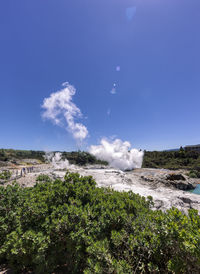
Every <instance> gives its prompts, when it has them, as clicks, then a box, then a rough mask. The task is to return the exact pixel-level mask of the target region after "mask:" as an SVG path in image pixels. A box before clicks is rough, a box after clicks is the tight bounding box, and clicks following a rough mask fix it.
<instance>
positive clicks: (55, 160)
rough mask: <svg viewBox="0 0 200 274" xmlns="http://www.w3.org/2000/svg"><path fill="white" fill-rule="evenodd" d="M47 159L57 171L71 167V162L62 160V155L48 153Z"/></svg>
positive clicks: (59, 153) (46, 154)
mask: <svg viewBox="0 0 200 274" xmlns="http://www.w3.org/2000/svg"><path fill="white" fill-rule="evenodd" d="M45 159H46V160H47V161H48V162H49V163H51V164H52V165H53V167H54V168H55V169H67V168H68V167H69V161H68V160H67V159H65V160H62V153H61V152H56V153H55V154H54V153H53V152H46V153H45Z"/></svg>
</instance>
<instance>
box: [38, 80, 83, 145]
mask: <svg viewBox="0 0 200 274" xmlns="http://www.w3.org/2000/svg"><path fill="white" fill-rule="evenodd" d="M62 86H63V89H61V90H59V91H57V92H55V93H52V94H51V95H50V97H48V98H45V99H44V101H43V105H42V108H43V109H45V111H44V113H43V114H42V117H43V118H44V119H49V120H51V121H52V122H53V123H54V124H56V125H58V126H64V127H65V126H66V125H67V127H66V129H67V130H68V131H69V132H70V133H72V135H73V137H74V138H75V139H76V140H78V141H82V140H84V139H85V138H86V137H87V136H88V130H87V128H86V126H84V125H83V124H81V123H77V122H75V119H76V118H81V117H82V113H81V111H80V109H79V108H78V107H77V106H76V105H75V104H74V103H73V102H72V97H73V95H74V94H75V93H76V89H75V88H74V87H73V86H72V85H69V84H68V83H67V82H66V83H63V84H62Z"/></svg>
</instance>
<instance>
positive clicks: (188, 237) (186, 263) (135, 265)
mask: <svg viewBox="0 0 200 274" xmlns="http://www.w3.org/2000/svg"><path fill="white" fill-rule="evenodd" d="M151 206H152V199H151V197H149V198H148V199H147V200H145V198H143V197H141V196H139V195H137V194H134V193H133V192H122V193H120V192H117V191H114V190H112V189H109V188H98V187H96V183H95V181H94V180H93V179H92V177H80V176H79V174H76V173H75V174H72V173H67V174H66V176H65V179H64V180H63V181H61V180H58V179H57V180H55V181H54V182H43V183H38V184H36V185H35V186H34V187H32V188H21V187H19V186H18V185H13V186H7V187H6V188H5V187H0V247H1V248H0V263H2V264H7V265H9V266H10V267H11V268H12V269H13V270H14V271H16V272H19V273H21V272H22V271H23V270H25V269H26V271H27V270H33V271H34V273H52V272H53V271H54V273H58V272H59V271H61V269H62V270H63V273H87V274H89V273H120V274H121V273H200V249H199V246H200V218H199V216H198V214H197V211H195V210H189V215H188V216H186V215H184V214H182V213H181V212H180V211H178V210H177V209H171V210H169V211H168V212H167V213H163V212H161V211H152V210H151V209H150V208H151ZM59 273H61V272H59Z"/></svg>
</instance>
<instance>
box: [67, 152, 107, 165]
mask: <svg viewBox="0 0 200 274" xmlns="http://www.w3.org/2000/svg"><path fill="white" fill-rule="evenodd" d="M62 157H63V159H67V160H68V161H69V163H70V164H75V165H80V166H84V165H94V164H99V165H108V163H107V162H106V161H101V160H98V159H97V158H96V157H95V156H93V155H91V154H90V153H88V152H85V151H72V152H63V154H62Z"/></svg>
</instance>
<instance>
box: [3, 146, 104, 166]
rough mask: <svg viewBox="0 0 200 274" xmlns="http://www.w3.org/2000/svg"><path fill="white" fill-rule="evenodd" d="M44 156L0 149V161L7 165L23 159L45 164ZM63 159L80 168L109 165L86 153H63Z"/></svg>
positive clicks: (42, 154) (40, 153)
mask: <svg viewBox="0 0 200 274" xmlns="http://www.w3.org/2000/svg"><path fill="white" fill-rule="evenodd" d="M44 156H45V152H44V151H33V150H14V149H0V161H2V162H5V163H6V162H8V161H11V162H15V161H16V160H22V159H36V160H40V161H42V162H44V161H45V157H44ZM62 157H63V160H64V159H67V160H68V161H69V163H70V164H76V165H80V166H83V165H87V164H90V165H92V164H101V165H107V164H108V163H107V162H106V161H101V160H98V159H96V157H95V156H93V155H91V154H90V153H88V152H84V151H72V152H63V153H62Z"/></svg>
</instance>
